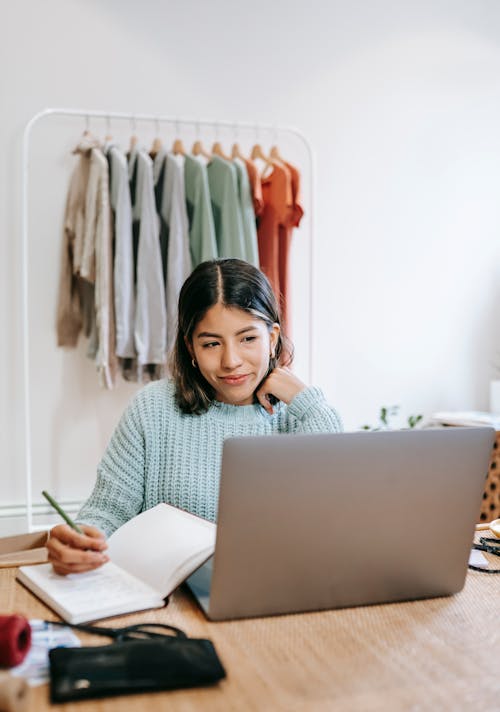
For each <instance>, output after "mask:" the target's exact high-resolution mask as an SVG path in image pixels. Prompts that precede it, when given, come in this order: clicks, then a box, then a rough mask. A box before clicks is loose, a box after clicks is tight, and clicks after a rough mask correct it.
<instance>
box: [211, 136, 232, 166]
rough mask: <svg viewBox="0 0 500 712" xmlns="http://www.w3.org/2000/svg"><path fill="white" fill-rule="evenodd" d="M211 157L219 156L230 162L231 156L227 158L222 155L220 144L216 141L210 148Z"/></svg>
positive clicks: (225, 155)
mask: <svg viewBox="0 0 500 712" xmlns="http://www.w3.org/2000/svg"><path fill="white" fill-rule="evenodd" d="M212 155H214V156H219V158H223V159H224V160H225V161H230V160H231V156H228V155H227V154H226V153H224V149H223V148H222V144H221V143H220V142H219V141H216V142H215V143H214V145H213V146H212Z"/></svg>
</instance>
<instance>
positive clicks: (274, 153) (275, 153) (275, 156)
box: [269, 145, 285, 163]
mask: <svg viewBox="0 0 500 712" xmlns="http://www.w3.org/2000/svg"><path fill="white" fill-rule="evenodd" d="M269 157H270V158H271V160H273V161H278V162H279V163H284V162H285V159H284V158H282V157H281V154H280V151H279V148H278V146H276V145H274V146H271V150H270V151H269Z"/></svg>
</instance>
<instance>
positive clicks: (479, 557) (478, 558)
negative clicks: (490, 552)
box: [469, 549, 489, 569]
mask: <svg viewBox="0 0 500 712" xmlns="http://www.w3.org/2000/svg"><path fill="white" fill-rule="evenodd" d="M469 564H471V566H478V567H479V568H480V569H489V564H488V559H487V558H486V556H485V555H484V554H482V553H481V552H480V551H478V550H477V549H471V552H470V556H469Z"/></svg>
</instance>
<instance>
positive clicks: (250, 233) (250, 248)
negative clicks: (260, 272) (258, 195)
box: [233, 158, 259, 267]
mask: <svg viewBox="0 0 500 712" xmlns="http://www.w3.org/2000/svg"><path fill="white" fill-rule="evenodd" d="M233 163H234V165H235V167H236V174H237V178H238V198H239V202H240V211H241V220H242V223H243V239H244V241H245V252H246V260H247V262H250V263H251V264H252V265H254V267H258V266H259V248H258V243H257V227H256V224H255V212H254V209H253V201H252V191H251V189H250V181H249V180H248V172H247V167H246V165H245V164H244V163H243V161H242V160H241V159H240V158H235V159H234V161H233Z"/></svg>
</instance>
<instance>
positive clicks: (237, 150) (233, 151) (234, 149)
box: [231, 142, 245, 161]
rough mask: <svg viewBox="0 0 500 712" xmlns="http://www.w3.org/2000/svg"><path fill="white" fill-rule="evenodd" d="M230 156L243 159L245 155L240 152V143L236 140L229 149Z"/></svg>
mask: <svg viewBox="0 0 500 712" xmlns="http://www.w3.org/2000/svg"><path fill="white" fill-rule="evenodd" d="M231 158H239V159H240V161H244V160H245V156H244V155H243V153H242V152H241V148H240V144H239V143H237V142H235V143H233V147H232V149H231Z"/></svg>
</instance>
